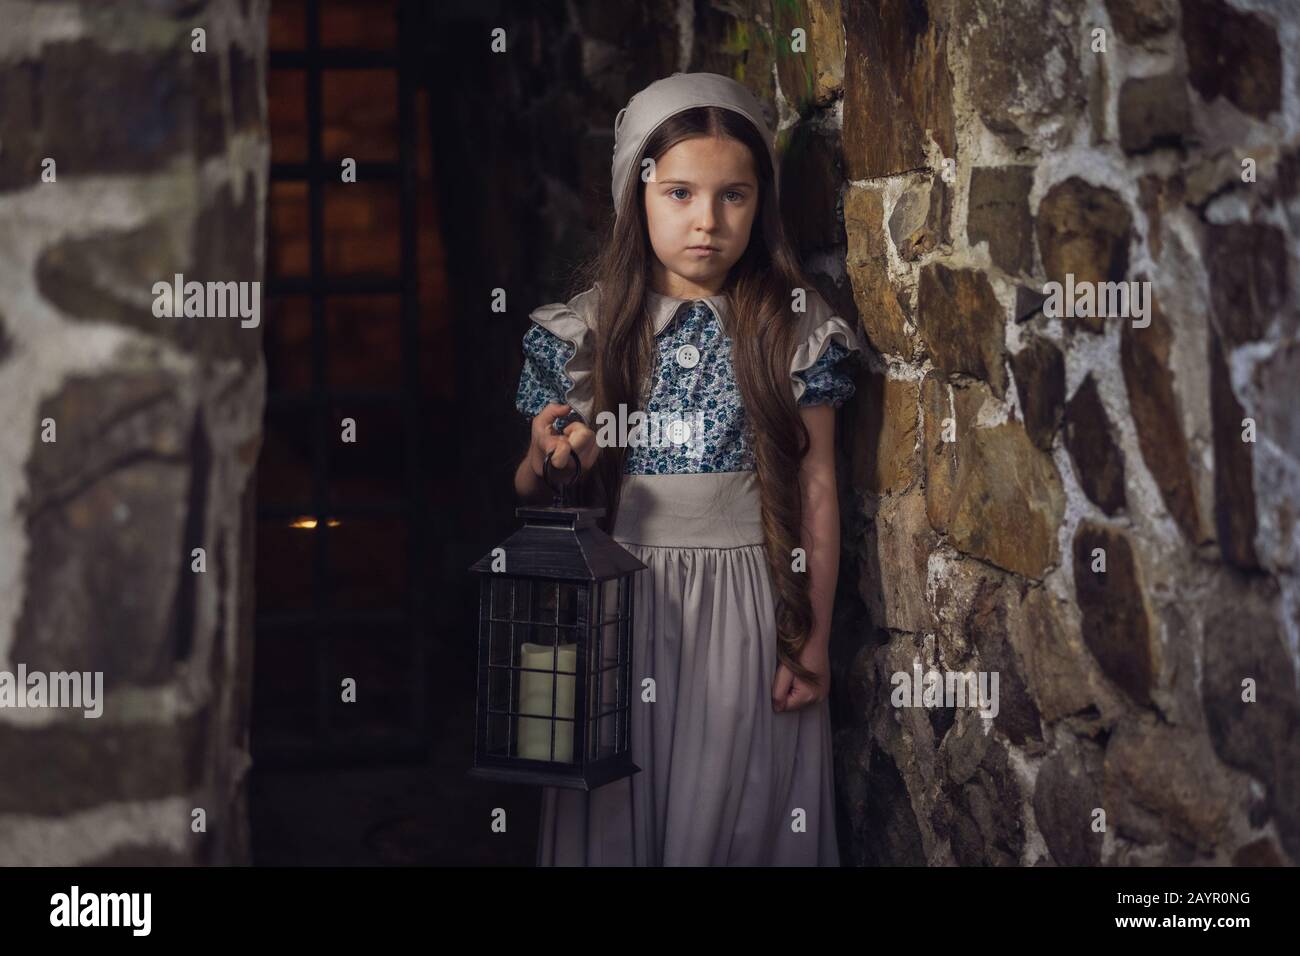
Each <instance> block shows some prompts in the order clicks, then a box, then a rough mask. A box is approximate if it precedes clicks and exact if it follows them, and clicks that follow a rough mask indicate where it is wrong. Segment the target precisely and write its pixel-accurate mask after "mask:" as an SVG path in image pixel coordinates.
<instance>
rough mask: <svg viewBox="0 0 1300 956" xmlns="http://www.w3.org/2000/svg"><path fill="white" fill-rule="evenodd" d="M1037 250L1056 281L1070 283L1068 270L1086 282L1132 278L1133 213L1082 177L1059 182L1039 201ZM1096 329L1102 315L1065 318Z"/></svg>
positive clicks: (1078, 280)
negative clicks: (1130, 263)
mask: <svg viewBox="0 0 1300 956" xmlns="http://www.w3.org/2000/svg"><path fill="white" fill-rule="evenodd" d="M1036 225H1037V227H1038V249H1039V252H1040V253H1041V254H1042V257H1043V268H1044V270H1045V271H1046V272H1047V277H1048V279H1050V280H1051V281H1053V282H1059V283H1061V284H1062V286H1064V285H1065V281H1066V280H1065V276H1066V274H1067V273H1070V274H1073V276H1074V284H1075V286H1076V287H1077V286H1078V284H1079V283H1081V282H1095V283H1099V282H1118V281H1120V280H1121V279H1125V278H1127V273H1128V262H1129V251H1128V247H1129V241H1130V239H1131V237H1132V225H1133V222H1132V216H1131V215H1130V213H1129V211H1128V208H1127V207H1126V206H1125V205H1124V201H1123V200H1122V199H1121V198H1120V197H1119V196H1118V195H1116V193H1114V192H1113V191H1112V190H1109V189H1105V188H1100V187H1097V186H1093V185H1091V184H1090V183H1088V182H1086V181H1085V180H1083V179H1081V178H1080V177H1078V176H1072V177H1070V178H1069V179H1066V180H1064V181H1062V182H1059V183H1057V184H1056V185H1054V186H1053V187H1052V188H1051V189H1049V190H1048V191H1047V194H1046V195H1045V196H1043V200H1042V202H1041V203H1039V205H1038V218H1037V221H1036ZM1063 321H1065V322H1066V323H1067V324H1071V325H1074V326H1076V327H1082V328H1085V329H1087V330H1088V331H1091V332H1100V331H1102V329H1103V327H1104V325H1105V319H1103V318H1102V317H1100V316H1092V317H1076V318H1065V319H1063Z"/></svg>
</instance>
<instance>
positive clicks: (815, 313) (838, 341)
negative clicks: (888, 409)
mask: <svg viewBox="0 0 1300 956" xmlns="http://www.w3.org/2000/svg"><path fill="white" fill-rule="evenodd" d="M798 336H799V338H798V344H797V345H796V347H795V351H794V359H793V361H791V363H790V379H791V383H792V388H793V389H794V398H795V402H796V403H797V404H798V405H800V406H807V405H833V406H834V407H836V408H839V407H840V406H841V405H843V404H844V403H845V402H846V401H848V400H849V399H850V398H852V397H853V394H854V391H855V387H854V385H853V379H852V377H851V376H850V374H849V370H848V362H846V361H845V360H846V359H847V358H848V357H849V355H850V353H852V352H860V351H861V350H862V345H861V342H860V341H859V339H858V335H857V332H856V331H855V330H854V328H853V326H851V325H849V323H848V322H846V321H844V319H842V318H840V317H839V316H838V315H835V314H834V313H833V312H832V311H831V308H830V306H829V305H828V304H827V303H826V300H825V299H823V298H822V297H821V296H820V295H819V294H817V293H816V292H814V293H812V294H811V295H810V296H809V297H808V310H807V312H806V313H805V314H804V317H803V322H802V324H801V326H800V329H799V333H798Z"/></svg>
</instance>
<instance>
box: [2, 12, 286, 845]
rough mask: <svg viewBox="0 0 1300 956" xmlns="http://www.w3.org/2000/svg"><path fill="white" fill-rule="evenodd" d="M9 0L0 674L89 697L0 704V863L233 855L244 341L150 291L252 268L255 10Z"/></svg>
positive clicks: (247, 555)
mask: <svg viewBox="0 0 1300 956" xmlns="http://www.w3.org/2000/svg"><path fill="white" fill-rule="evenodd" d="M29 7H30V8H32V9H33V10H35V9H36V5H35V4H28V3H20V4H18V5H17V6H16V7H15V9H14V10H10V11H9V14H10V16H9V20H10V21H11V22H8V23H6V25H5V28H4V29H5V31H6V32H5V35H4V41H3V43H0V46H3V48H4V49H3V51H0V236H4V237H5V239H4V240H3V241H0V293H3V294H2V295H0V302H3V303H4V307H3V315H2V316H0V362H3V366H2V367H0V376H3V379H4V386H5V387H3V388H0V413H3V416H4V418H5V420H6V421H7V422H8V423H9V425H10V426H11V427H10V428H8V429H7V430H6V432H5V435H6V436H7V437H5V438H3V440H0V445H2V446H3V447H0V458H3V459H4V460H5V461H6V462H8V463H9V464H8V466H7V468H6V469H5V471H6V475H5V478H6V480H0V574H2V575H3V577H4V583H3V585H4V586H3V587H0V621H3V622H4V623H3V624H0V662H3V663H2V664H0V666H4V667H6V668H9V667H12V666H16V665H18V664H22V665H25V666H26V668H27V669H28V672H29V674H30V673H32V672H45V673H49V672H58V671H77V672H81V673H87V672H90V673H92V674H93V673H95V672H100V673H102V677H103V681H102V683H103V695H104V697H103V700H102V704H103V713H102V715H101V716H99V717H98V718H95V719H86V718H84V717H83V716H82V714H81V713H80V712H77V711H74V712H72V713H68V712H66V711H54V710H47V711H45V712H44V713H42V714H37V713H34V712H23V713H20V712H18V711H10V710H8V709H7V708H6V709H3V710H0V766H2V767H4V768H6V769H5V772H4V773H3V774H0V860H15V859H17V860H21V861H23V862H26V863H30V864H35V865H43V864H51V863H54V864H62V865H136V864H148V865H171V864H190V865H194V864H199V865H231V864H246V863H247V862H248V861H249V860H250V858H251V855H250V853H251V851H250V846H249V825H248V820H247V802H246V795H245V787H246V774H247V771H248V766H249V756H248V734H247V729H248V728H247V723H248V721H247V711H248V709H249V706H250V701H249V697H248V693H247V688H248V686H249V685H250V684H251V669H250V660H251V656H252V634H253V623H254V618H253V598H252V564H253V554H254V549H253V547H252V544H251V539H252V538H253V537H254V531H255V526H256V513H255V509H253V508H250V507H249V504H250V503H251V502H252V501H253V500H254V499H253V498H252V497H250V493H249V492H250V488H252V487H253V486H254V485H255V482H254V481H253V477H252V476H253V471H254V468H255V466H256V463H257V452H258V448H259V446H260V436H261V427H262V418H263V413H264V405H265V365H264V360H263V358H262V354H261V336H262V332H261V327H260V324H259V326H258V327H256V328H247V329H246V328H241V327H240V324H239V321H240V320H239V317H238V316H234V317H227V318H225V319H221V318H199V317H191V318H189V319H185V318H183V317H182V318H174V319H162V318H156V317H155V316H154V315H153V306H154V299H155V296H154V293H153V288H154V285H155V283H159V282H171V281H172V280H173V278H174V275H175V274H176V273H181V274H182V275H183V276H184V278H185V280H187V281H199V282H208V281H242V282H248V283H252V282H259V283H260V282H261V281H262V280H263V258H264V252H263V247H264V244H265V236H264V231H265V222H266V215H265V202H266V197H267V191H268V190H267V176H268V170H269V158H270V148H269V143H268V136H267V128H266V94H265V89H266V34H267V15H268V4H267V2H266V0H242V2H241V0H156V2H150V3H140V4H118V5H113V6H112V7H111V9H110V8H109V7H107V6H104V5H94V4H91V5H85V4H82V5H75V4H74V5H69V6H68V9H67V10H64V11H63V13H62V14H60V13H59V12H58V11H57V10H56V9H55V8H54V7H52V6H50V5H42V7H41V12H40V13H38V14H35V15H32V16H29V15H28V12H29V11H28V8H29ZM56 23H57V24H58V29H51V26H52V25H54V24H56ZM196 23H201V24H203V25H204V26H205V27H206V28H207V51H206V52H203V53H199V52H193V51H191V49H190V29H191V27H192V26H193V25H195V24H196ZM46 157H49V158H52V159H55V160H56V162H57V177H56V178H55V179H54V180H53V181H51V182H44V181H42V180H41V172H42V161H43V160H44V159H45V158H46ZM259 318H260V316H259ZM6 353H7V360H6ZM18 356H21V357H22V361H21V362H18V361H15V358H16V357H18ZM46 420H48V422H47V421H46ZM47 424H48V425H50V426H52V429H53V431H52V433H51V429H50V428H47ZM197 547H202V548H203V549H204V552H205V557H206V569H205V570H204V572H202V573H201V572H200V571H199V570H197V569H194V568H192V566H191V561H192V557H191V551H192V549H193V548H197ZM226 550H228V551H229V552H230V553H229V554H227V553H223V552H225V551H226ZM235 555H238V556H239V557H238V559H236V558H235ZM237 560H238V562H239V563H238V565H236V561H237ZM200 805H201V806H203V807H204V808H205V810H206V811H207V813H208V820H209V825H210V830H209V832H208V833H207V834H206V835H195V834H192V833H191V831H190V829H189V818H188V814H189V809H190V808H191V807H193V806H200Z"/></svg>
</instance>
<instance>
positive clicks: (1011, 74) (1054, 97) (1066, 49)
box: [952, 0, 1085, 146]
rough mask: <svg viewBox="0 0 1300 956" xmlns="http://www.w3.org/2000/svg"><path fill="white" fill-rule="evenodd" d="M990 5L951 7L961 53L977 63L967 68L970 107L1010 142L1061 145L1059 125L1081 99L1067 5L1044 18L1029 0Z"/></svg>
mask: <svg viewBox="0 0 1300 956" xmlns="http://www.w3.org/2000/svg"><path fill="white" fill-rule="evenodd" d="M990 6H991V5H989V4H987V3H986V2H984V0H957V2H956V3H954V5H953V13H952V22H953V23H954V24H961V25H962V30H961V32H960V34H959V36H961V38H962V40H963V41H964V42H963V45H962V47H961V52H962V55H963V57H964V58H965V59H966V61H967V63H969V64H972V65H973V64H978V67H977V68H973V69H971V71H970V84H971V100H972V103H971V106H972V107H973V108H974V109H976V110H977V111H978V112H979V116H980V118H981V119H982V120H983V121H984V124H985V125H986V126H988V128H989V129H990V130H992V131H993V132H994V133H996V134H998V135H999V136H1002V137H1003V138H1004V139H1006V140H1007V142H1008V143H1009V144H1011V145H1013V146H1021V145H1023V144H1024V143H1025V142H1026V141H1028V140H1029V139H1030V138H1031V137H1039V136H1041V137H1042V138H1043V139H1044V140H1045V141H1046V142H1047V143H1048V144H1049V145H1051V146H1059V145H1063V133H1064V130H1065V129H1066V128H1068V127H1069V125H1070V124H1071V122H1072V121H1073V119H1074V118H1075V117H1076V116H1077V115H1078V113H1079V111H1080V110H1081V108H1082V106H1083V104H1084V100H1085V97H1084V95H1083V71H1082V70H1081V69H1080V66H1079V53H1078V51H1079V49H1080V47H1079V44H1078V42H1077V40H1076V38H1075V33H1074V28H1073V27H1074V25H1073V19H1074V16H1075V14H1074V10H1073V8H1070V7H1060V8H1058V9H1057V11H1056V13H1057V15H1055V16H1047V17H1045V16H1043V8H1042V5H1041V4H1039V3H1036V2H1035V0H1000V2H998V3H997V4H996V5H995V7H996V9H991V8H990ZM1062 120H1066V122H1064V123H1062V122H1061V121H1062Z"/></svg>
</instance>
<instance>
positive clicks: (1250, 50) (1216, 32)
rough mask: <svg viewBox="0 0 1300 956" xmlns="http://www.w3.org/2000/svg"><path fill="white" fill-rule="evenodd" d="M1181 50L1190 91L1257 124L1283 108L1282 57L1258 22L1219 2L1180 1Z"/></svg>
mask: <svg viewBox="0 0 1300 956" xmlns="http://www.w3.org/2000/svg"><path fill="white" fill-rule="evenodd" d="M1182 27H1183V31H1182V32H1183V45H1184V46H1185V47H1186V48H1187V65H1188V71H1189V79H1190V80H1191V84H1192V87H1193V88H1194V89H1195V90H1196V92H1197V93H1199V94H1201V98H1202V99H1204V100H1206V101H1211V100H1214V99H1216V98H1218V97H1220V96H1223V97H1225V98H1226V99H1227V100H1228V101H1229V102H1230V103H1232V104H1233V105H1234V106H1236V107H1237V109H1239V110H1241V111H1242V112H1243V113H1248V114H1250V115H1251V116H1254V117H1256V118H1257V119H1266V118H1267V117H1268V115H1269V114H1270V113H1272V112H1273V111H1274V110H1277V109H1279V108H1280V107H1281V105H1282V51H1281V46H1280V45H1279V43H1278V38H1277V31H1275V30H1274V29H1273V27H1272V26H1271V25H1270V24H1269V23H1268V21H1266V20H1265V19H1264V18H1263V17H1262V16H1260V15H1258V14H1256V13H1252V12H1247V11H1244V10H1240V9H1238V8H1236V7H1234V6H1232V5H1231V4H1229V3H1225V2H1223V0H1182Z"/></svg>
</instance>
